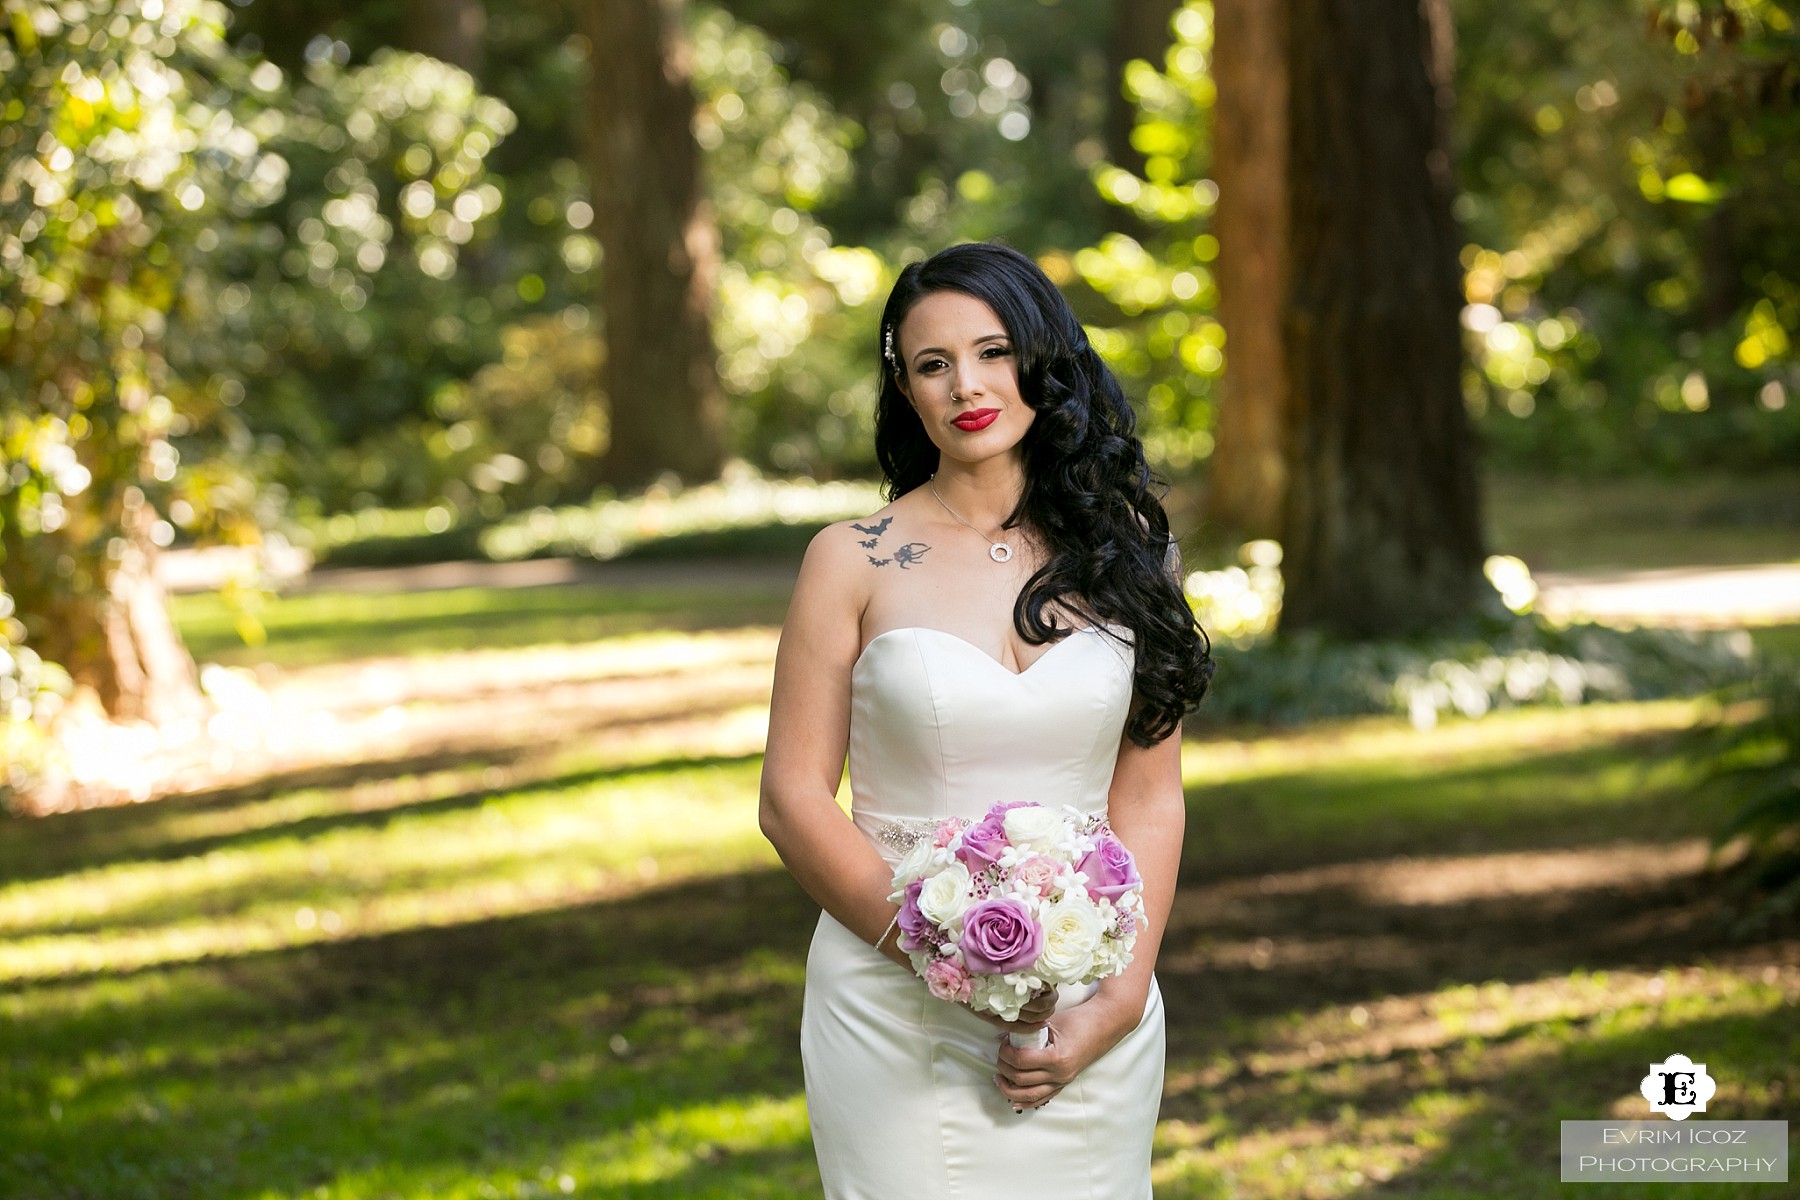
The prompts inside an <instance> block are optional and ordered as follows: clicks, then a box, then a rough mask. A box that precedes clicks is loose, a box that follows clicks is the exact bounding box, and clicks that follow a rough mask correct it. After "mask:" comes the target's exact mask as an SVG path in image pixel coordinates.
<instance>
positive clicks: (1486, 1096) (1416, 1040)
mask: <svg viewBox="0 0 1800 1200" xmlns="http://www.w3.org/2000/svg"><path fill="white" fill-rule="evenodd" d="M1797 1000H1800V968H1797V967H1794V966H1789V967H1786V968H1776V967H1771V966H1768V965H1746V964H1700V965H1691V966H1687V967H1669V968H1664V969H1662V970H1660V971H1648V972H1646V971H1636V970H1625V971H1614V972H1591V971H1580V970H1578V971H1573V972H1570V973H1568V974H1566V975H1561V976H1550V977H1546V978H1543V979H1538V980H1532V981H1530V982H1527V983H1522V984H1510V985H1509V984H1507V983H1505V982H1502V981H1489V982H1486V983H1481V984H1458V985H1454V986H1451V987H1447V988H1443V989H1440V990H1438V991H1435V992H1427V993H1421V994H1414V995H1401V996H1391V997H1386V998H1383V999H1382V1000H1380V1001H1379V1002H1376V1003H1372V1004H1369V1005H1364V1004H1360V1003H1359V1004H1356V1005H1349V1006H1346V1005H1333V1006H1327V1007H1324V1008H1321V1009H1315V1010H1296V1011H1294V1012H1291V1013H1284V1014H1278V1015H1275V1016H1272V1017H1269V1018H1266V1019H1265V1020H1264V1021H1263V1022H1260V1023H1256V1024H1252V1025H1249V1026H1246V1027H1245V1028H1244V1029H1243V1030H1241V1031H1240V1035H1239V1037H1238V1038H1237V1039H1234V1041H1235V1042H1236V1045H1237V1046H1238V1047H1239V1048H1240V1049H1239V1052H1235V1053H1234V1052H1233V1050H1232V1049H1222V1050H1221V1051H1220V1052H1218V1053H1216V1054H1215V1055H1214V1056H1213V1058H1212V1061H1210V1062H1208V1063H1206V1064H1205V1065H1202V1066H1198V1067H1196V1068H1193V1069H1189V1070H1181V1069H1179V1068H1177V1069H1173V1070H1172V1071H1171V1073H1170V1080H1169V1085H1168V1095H1169V1100H1168V1101H1166V1102H1165V1105H1164V1114H1165V1117H1166V1118H1167V1119H1165V1120H1164V1121H1163V1122H1162V1124H1161V1125H1160V1126H1159V1129H1158V1134H1157V1145H1158V1151H1159V1157H1158V1164H1157V1179H1158V1184H1159V1187H1158V1195H1159V1196H1161V1197H1189V1196H1192V1197H1212V1196H1225V1195H1230V1196H1241V1197H1246V1198H1253V1197H1254V1198H1261V1197H1268V1198H1270V1200H1275V1198H1285V1197H1296V1196H1298V1197H1309V1198H1314V1200H1326V1198H1332V1197H1340V1196H1357V1195H1365V1194H1368V1193H1369V1192H1371V1191H1376V1192H1379V1191H1381V1190H1383V1189H1382V1186H1381V1185H1384V1184H1389V1183H1394V1184H1395V1185H1396V1186H1399V1187H1401V1188H1402V1189H1403V1190H1404V1191H1405V1192H1406V1194H1408V1195H1421V1196H1431V1197H1444V1198H1445V1200H1449V1198H1451V1197H1467V1196H1470V1195H1482V1196H1497V1195H1505V1196H1514V1197H1536V1196H1545V1197H1548V1196H1555V1195H1560V1194H1562V1191H1561V1187H1560V1184H1559V1183H1558V1170H1559V1169H1558V1164H1557V1146H1558V1136H1559V1134H1558V1131H1559V1124H1558V1122H1560V1121H1562V1120H1600V1119H1643V1118H1645V1117H1648V1116H1650V1115H1651V1114H1650V1112H1649V1107H1648V1105H1647V1104H1646V1103H1645V1101H1644V1100H1643V1098H1642V1097H1641V1096H1639V1095H1638V1093H1637V1083H1638V1080H1639V1079H1640V1078H1641V1076H1642V1074H1643V1072H1644V1071H1645V1070H1646V1069H1647V1067H1648V1064H1649V1063H1650V1062H1651V1061H1653V1060H1656V1059H1660V1058H1661V1057H1663V1056H1664V1055H1666V1054H1667V1053H1670V1052H1674V1051H1675V1050H1676V1049H1680V1048H1684V1047H1686V1048H1690V1049H1689V1050H1688V1052H1690V1053H1693V1054H1695V1055H1696V1056H1699V1055H1701V1054H1704V1057H1705V1061H1706V1062H1707V1063H1708V1069H1709V1071H1710V1072H1711V1073H1712V1074H1713V1075H1714V1076H1715V1077H1717V1078H1719V1079H1720V1080H1721V1084H1720V1091H1719V1093H1718V1095H1717V1096H1716V1097H1715V1100H1714V1102H1713V1104H1712V1105H1711V1106H1710V1107H1709V1116H1710V1115H1711V1114H1712V1112H1714V1111H1718V1112H1720V1113H1729V1114H1731V1116H1732V1117H1734V1118H1739V1119H1759V1118H1760V1119H1768V1118H1771V1117H1777V1116H1779V1115H1780V1114H1781V1105H1782V1101H1783V1098H1784V1097H1785V1096H1787V1095H1790V1094H1791V1091H1792V1089H1793V1088H1794V1087H1795V1086H1796V1085H1800V1067H1797V1066H1796V1062H1795V1053H1794V1052H1795V1051H1796V1050H1800V1019H1797V1018H1796V1017H1795V1015H1794V1012H1795V1002H1796V1001H1797ZM1250 1047H1255V1048H1256V1049H1254V1050H1250V1049H1249V1048H1250ZM1662 1047H1667V1048H1668V1049H1667V1050H1664V1049H1661V1048H1662ZM1171 1109H1174V1110H1175V1111H1177V1112H1180V1113H1181V1114H1182V1115H1180V1116H1174V1117H1169V1114H1170V1112H1171ZM1602 1190H1603V1191H1604V1192H1606V1193H1607V1194H1615V1195H1629V1194H1631V1192H1630V1189H1627V1188H1619V1189H1602ZM1662 1191H1663V1189H1661V1188H1660V1187H1659V1188H1658V1194H1659V1195H1661V1194H1662ZM1678 1194H1681V1195H1690V1194H1691V1195H1696V1196H1700V1195H1711V1196H1737V1195H1744V1196H1750V1195H1757V1194H1760V1193H1759V1192H1758V1191H1757V1189H1755V1188H1754V1187H1751V1186H1750V1185H1719V1184H1711V1185H1707V1186H1706V1187H1704V1188H1700V1187H1696V1188H1694V1189H1692V1190H1685V1189H1684V1190H1681V1191H1680V1192H1679V1193H1678Z"/></svg>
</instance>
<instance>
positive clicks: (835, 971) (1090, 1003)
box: [761, 244, 1212, 1200]
mask: <svg viewBox="0 0 1800 1200" xmlns="http://www.w3.org/2000/svg"><path fill="white" fill-rule="evenodd" d="M881 360H882V361H881V370H882V388H881V400H880V407H879V411H878V413H877V429H876V435H875V437H876V443H875V449H876V453H877V456H878V458H879V459H880V462H881V466H882V470H883V472H884V473H885V475H886V477H887V490H888V496H889V498H890V503H889V504H888V505H887V507H885V508H883V509H882V510H881V511H880V512H877V513H875V514H874V515H873V516H871V517H868V518H867V519H865V520H862V521H853V522H843V523H840V524H838V525H833V526H831V527H829V528H827V529H825V530H823V531H821V532H820V533H819V535H818V536H817V537H816V538H815V539H814V540H813V542H812V544H811V546H810V547H809V548H808V549H807V552H806V558H805V562H804V564H803V565H802V567H801V570H800V577H799V581H798V583H797V584H796V587H795V590H794V597H793V602H792V606H791V607H790V608H789V610H788V617H787V622H786V625H785V627H784V628H783V630H782V635H781V647H780V651H779V653H778V655H777V657H776V664H775V688H774V697H773V702H772V707H771V712H770V723H769V742H768V753H767V757H766V759H765V762H764V767H763V779H762V810H761V817H762V828H763V831H764V833H765V834H766V835H767V837H768V838H769V840H770V842H772V843H773V844H774V846H775V848H776V850H777V851H778V852H779V853H780V855H781V858H782V861H783V862H784V863H785V864H786V865H787V867H788V869H789V870H790V871H792V872H793V874H794V876H795V878H796V879H797V880H798V881H799V883H800V885H801V886H802V887H804V888H805V889H806V891H807V893H808V894H809V895H811V896H812V898H813V899H814V900H816V901H817V902H818V904H819V906H820V908H821V909H823V912H822V913H821V914H820V917H819V924H818V928H817V930H816V931H815V933H814V936H813V941H812V948H811V951H810V953H809V955H808V958H807V966H806V995H805V1008H804V1013H803V1017H802V1023H801V1058H802V1063H803V1066H804V1070H805V1077H806V1098H807V1110H808V1114H809V1116H810V1118H811V1122H812V1130H813V1143H814V1147H815V1149H816V1151H817V1154H818V1161H819V1170H820V1174H821V1176H822V1178H823V1181H824V1186H825V1194H826V1196H827V1197H828V1198H830V1200H865V1198H866V1200H877V1198H895V1200H928V1198H930V1200H938V1198H945V1200H947V1198H951V1197H956V1198H968V1200H1007V1198H1009V1197H1015V1196H1017V1197H1030V1198H1031V1200H1054V1198H1057V1197H1084V1198H1092V1200H1102V1198H1104V1200H1119V1198H1126V1197H1130V1198H1137V1200H1148V1197H1149V1196H1150V1144H1151V1136H1152V1133H1153V1131H1154V1128H1155V1124H1156V1116H1157V1106H1158V1102H1159V1101H1160V1099H1161V1094H1162V1073H1163V1011H1162V1000H1161V995H1160V993H1159V992H1158V990H1157V987H1156V980H1155V977H1154V975H1153V974H1152V969H1153V967H1154V966H1155V962H1156V953H1157V948H1158V945H1159V944H1160V941H1161V937H1162V930H1163V923H1164V920H1165V919H1166V917H1167V915H1168V912H1169V907H1170V902H1171V900H1172V897H1173V893H1174V888H1175V874H1176V868H1177V866H1178V863H1179V860H1180V849H1181V838H1182V828H1183V818H1184V812H1185V810H1184V807H1183V801H1182V791H1181V769H1180V768H1181V763H1180V737H1179V732H1180V727H1181V724H1180V723H1181V716H1182V713H1183V712H1184V711H1185V710H1186V709H1187V708H1188V707H1189V706H1191V705H1193V704H1194V703H1196V702H1197V701H1198V700H1199V698H1200V696H1201V695H1202V694H1203V693H1204V691H1205V690H1206V685H1207V681H1208V679H1209V677H1210V675H1211V670H1212V664H1211V661H1210V659H1209V657H1208V652H1207V644H1206V640H1205V636H1204V634H1202V632H1201V631H1200V629H1199V628H1198V626H1197V625H1196V624H1195V622H1194V618H1193V615H1192V612H1191V610H1190V609H1189V608H1188V606H1187V604H1186V601H1185V600H1184V598H1183V595H1182V590H1181V585H1180V577H1179V567H1178V564H1177V561H1176V557H1175V550H1174V544H1173V541H1172V539H1171V538H1170V536H1169V532H1168V520H1167V517H1166V516H1165V515H1164V513H1163V510H1162V506H1161V504H1160V503H1159V502H1158V500H1157V498H1156V496H1155V495H1154V494H1153V493H1152V491H1151V484H1152V478H1151V474H1150V471H1149V468H1148V466H1147V465H1146V463H1145V460H1144V453H1143V448H1142V446H1141V444H1140V443H1139V441H1138V439H1137V437H1136V436H1135V434H1134V427H1135V422H1134V419H1133V416H1132V412H1131V409H1130V407H1129V405H1128V404H1127V403H1126V401H1125V398H1124V394H1123V392H1122V391H1121V389H1120V387H1119V384H1118V381H1117V380H1116V379H1115V378H1114V377H1113V376H1112V374H1111V372H1109V371H1108V370H1107V368H1106V367H1105V366H1104V365H1103V364H1102V363H1101V361H1100V359H1099V357H1098V356H1097V355H1096V354H1095V352H1094V350H1093V348H1092V347H1091V346H1090V345H1089V344H1088V340H1087V337H1086V335H1085V334H1084V333H1083V331H1082V328H1081V325H1080V323H1079V322H1078V321H1077V320H1076V319H1075V316H1074V314H1073V313H1072V312H1071V311H1070V309H1069V307H1068V304H1067V303H1066V302H1065V301H1064V300H1063V298H1062V296H1061V295H1060V294H1059V293H1058V292H1057V291H1056V288H1055V287H1054V286H1053V285H1052V284H1051V283H1050V281H1049V279H1048V278H1046V277H1045V275H1044V274H1043V272H1042V271H1040V270H1039V269H1038V267H1037V265H1036V264H1035V263H1033V262H1032V261H1031V259H1029V258H1027V257H1026V256H1025V255H1023V254H1020V253H1018V252H1017V251H1014V250H1011V249H1008V248H1006V247H1003V246H997V245H987V244H970V245H962V246H954V247H951V248H950V249H947V250H944V251H942V252H941V253H939V254H937V255H936V256H934V257H932V258H931V259H929V260H927V261H925V262H923V263H918V264H914V265H912V266H909V267H907V268H906V269H905V270H904V271H902V272H901V274H900V277H899V279H898V281H897V282H896V283H895V286H894V290H893V293H892V294H891V295H890V296H889V298H888V302H887V306H886V308H885V310H884V311H883V314H882V322H881ZM846 754H847V755H848V759H849V770H850V783H851V794H852V804H851V815H850V818H849V819H846V818H845V815H844V813H843V810H842V809H841V808H839V806H838V804H837V802H836V794H837V791H838V785H839V782H840V779H841V777H842V774H843V769H844V764H845V758H846ZM1004 800H1034V801H1037V802H1040V803H1043V804H1046V805H1050V806H1052V807H1056V806H1060V805H1064V804H1068V805H1073V806H1075V807H1077V808H1079V809H1081V810H1083V811H1088V812H1100V813H1107V814H1108V815H1109V819H1110V822H1111V824H1112V827H1113V829H1114V831H1115V832H1116V834H1117V835H1118V837H1119V838H1120V840H1122V841H1123V842H1124V843H1125V844H1126V846H1127V847H1128V848H1129V849H1130V850H1131V851H1132V853H1133V855H1134V856H1135V858H1136V860H1137V864H1138V868H1139V872H1140V874H1141V875H1142V877H1143V880H1144V902H1145V909H1146V912H1147V915H1148V917H1149V921H1148V928H1147V929H1145V930H1144V931H1142V933H1141V934H1140V936H1139V938H1138V940H1137V946H1136V951H1135V957H1134V959H1133V961H1132V963H1131V965H1130V967H1129V968H1127V969H1126V971H1125V972H1124V973H1123V974H1121V975H1117V976H1114V977H1112V978H1109V979H1106V980H1104V981H1102V982H1101V983H1099V984H1098V985H1088V986H1087V987H1085V988H1081V989H1075V988H1063V989H1061V992H1060V993H1059V992H1056V991H1051V992H1048V993H1046V994H1044V995H1041V996H1038V997H1036V998H1034V999H1033V1000H1032V1002H1031V1003H1030V1004H1028V1005H1027V1006H1026V1007H1025V1009H1024V1010H1023V1011H1022V1012H1021V1013H1020V1019H1019V1020H1018V1021H1016V1022H1007V1021H1004V1020H1002V1019H1001V1018H999V1017H997V1016H993V1015H991V1014H985V1013H979V1012H976V1011H974V1010H973V1009H971V1008H969V1007H967V1006H966V1005H962V1004H957V1003H953V1002H951V1001H947V1000H940V999H937V998H936V997H934V996H933V995H932V994H931V993H930V991H929V990H928V989H927V987H926V985H925V983H924V982H923V981H921V980H920V979H918V978H917V977H916V976H915V975H914V973H913V970H912V967H911V964H910V962H909V961H908V959H907V957H906V955H905V954H904V953H903V952H902V951H901V950H900V949H899V947H898V945H897V944H896V943H897V938H896V937H895V936H894V920H895V917H896V906H895V905H894V904H893V903H892V902H890V901H889V900H888V898H887V897H888V895H889V892H890V890H891V887H890V881H891V876H892V873H893V868H894V864H895V863H896V862H897V861H898V860H899V858H900V857H901V856H902V855H904V853H905V852H906V850H907V849H909V848H910V847H911V845H912V844H913V842H915V841H916V840H918V838H919V837H921V836H924V835H926V834H927V833H928V831H929V830H930V829H931V828H933V827H934V826H935V825H936V824H937V823H938V822H939V821H941V819H942V818H944V817H946V816H963V817H978V816H979V815H980V814H981V813H982V812H984V811H985V810H986V809H987V808H988V806H989V805H991V804H993V803H995V802H996V801H1004ZM1046 1027H1047V1029H1048V1031H1049V1044H1048V1045H1047V1046H1045V1047H1044V1048H1042V1049H1032V1048H1014V1047H1013V1046H1012V1045H1011V1044H1010V1042H1009V1040H1008V1039H1007V1037H1006V1034H1007V1032H1009V1031H1013V1032H1031V1031H1035V1030H1038V1029H1041V1028H1046Z"/></svg>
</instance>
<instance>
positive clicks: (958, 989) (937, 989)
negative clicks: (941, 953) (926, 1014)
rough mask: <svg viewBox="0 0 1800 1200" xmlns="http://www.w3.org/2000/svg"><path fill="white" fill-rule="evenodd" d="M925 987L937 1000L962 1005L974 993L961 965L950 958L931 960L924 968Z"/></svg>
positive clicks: (967, 974)
mask: <svg viewBox="0 0 1800 1200" xmlns="http://www.w3.org/2000/svg"><path fill="white" fill-rule="evenodd" d="M925 986H926V987H928V988H930V989H931V994H932V995H934V996H936V997H937V998H938V999H939V1000H949V1001H951V1002H953V1003H964V1002H966V1001H967V1000H968V999H969V996H970V995H971V994H973V992H974V984H973V983H972V982H971V981H970V979H969V973H968V972H967V971H965V970H964V969H963V966H962V964H961V963H959V962H957V961H956V960H955V959H951V958H939V959H933V960H932V963H931V965H930V966H928V967H926V968H925Z"/></svg>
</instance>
